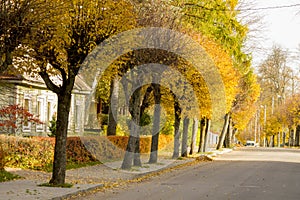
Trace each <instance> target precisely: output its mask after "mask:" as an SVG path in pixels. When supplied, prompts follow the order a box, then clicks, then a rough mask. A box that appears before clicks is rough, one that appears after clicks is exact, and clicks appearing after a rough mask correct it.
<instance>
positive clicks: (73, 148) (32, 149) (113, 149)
mask: <svg viewBox="0 0 300 200" xmlns="http://www.w3.org/2000/svg"><path fill="white" fill-rule="evenodd" d="M172 140H173V137H172V136H168V135H160V136H159V149H163V148H165V147H167V146H168V145H172V144H173V142H172ZM127 142H128V136H100V137H97V136H87V137H68V138H67V160H68V162H77V163H87V162H94V161H102V162H103V161H108V160H117V159H122V158H123V156H124V154H125V150H126V146H127ZM54 144H55V138H52V137H32V138H23V137H13V136H4V135H0V145H1V148H2V149H3V151H4V152H3V151H1V152H0V164H1V162H3V163H4V161H5V163H6V166H8V167H17V168H25V169H36V170H42V169H45V168H46V167H47V166H49V165H51V164H52V163H53V152H54ZM150 146H151V137H150V136H142V137H141V140H140V151H141V153H149V152H150ZM4 154H5V155H7V156H6V158H2V157H3V156H2V155H4ZM1 159H2V160H1ZM4 159H5V160H4Z"/></svg>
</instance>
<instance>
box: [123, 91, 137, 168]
mask: <svg viewBox="0 0 300 200" xmlns="http://www.w3.org/2000/svg"><path fill="white" fill-rule="evenodd" d="M140 100H141V88H138V89H137V90H136V91H135V92H134V93H133V94H132V98H131V102H130V107H129V111H130V114H131V122H130V136H129V139H128V144H127V147H126V153H125V156H124V159H123V163H122V166H121V168H122V169H130V168H131V167H132V164H133V161H134V164H137V165H139V163H141V161H140V152H139V147H137V145H138V144H139V141H138V140H139V135H140V126H139V124H140V111H141V108H140V107H141V105H140Z"/></svg>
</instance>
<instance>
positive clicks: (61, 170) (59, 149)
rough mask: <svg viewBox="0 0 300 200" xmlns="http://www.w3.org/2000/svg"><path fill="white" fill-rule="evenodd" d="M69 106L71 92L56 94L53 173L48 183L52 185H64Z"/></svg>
mask: <svg viewBox="0 0 300 200" xmlns="http://www.w3.org/2000/svg"><path fill="white" fill-rule="evenodd" d="M70 106H71V92H66V93H64V94H58V107H57V121H56V135H55V147H54V161H53V171H52V178H51V180H50V182H49V183H50V184H53V185H60V184H64V183H65V178H66V164H67V157H66V144H67V134H68V123H69V112H70Z"/></svg>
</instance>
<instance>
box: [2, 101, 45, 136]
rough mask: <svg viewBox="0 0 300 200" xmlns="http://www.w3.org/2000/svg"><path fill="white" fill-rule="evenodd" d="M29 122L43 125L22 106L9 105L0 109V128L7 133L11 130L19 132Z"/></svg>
mask: <svg viewBox="0 0 300 200" xmlns="http://www.w3.org/2000/svg"><path fill="white" fill-rule="evenodd" d="M29 122H30V123H36V124H43V122H41V121H40V120H39V118H38V117H36V116H35V115H33V114H31V113H30V112H29V111H28V110H26V109H25V108H23V107H22V106H20V105H17V104H16V105H8V106H6V107H2V108H1V109H0V127H1V128H3V130H6V132H8V131H9V130H10V129H13V130H14V131H13V132H17V130H18V129H19V128H21V126H22V125H24V123H29Z"/></svg>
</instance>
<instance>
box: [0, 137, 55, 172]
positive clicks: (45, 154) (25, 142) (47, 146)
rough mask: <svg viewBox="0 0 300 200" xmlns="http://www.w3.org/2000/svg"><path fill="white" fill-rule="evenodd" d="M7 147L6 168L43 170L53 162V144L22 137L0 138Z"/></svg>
mask: <svg viewBox="0 0 300 200" xmlns="http://www.w3.org/2000/svg"><path fill="white" fill-rule="evenodd" d="M0 140H1V142H2V143H4V144H6V145H7V166H10V167H19V168H25V169H37V170H39V169H44V168H45V167H46V166H47V165H49V164H50V163H52V162H53V149H54V143H51V142H49V141H44V142H41V141H39V140H36V139H35V140H34V139H30V138H22V137H13V136H10V137H3V136H2V137H0Z"/></svg>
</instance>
